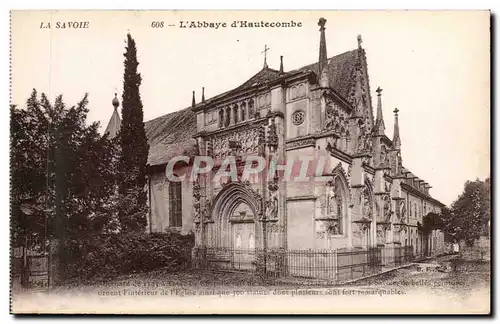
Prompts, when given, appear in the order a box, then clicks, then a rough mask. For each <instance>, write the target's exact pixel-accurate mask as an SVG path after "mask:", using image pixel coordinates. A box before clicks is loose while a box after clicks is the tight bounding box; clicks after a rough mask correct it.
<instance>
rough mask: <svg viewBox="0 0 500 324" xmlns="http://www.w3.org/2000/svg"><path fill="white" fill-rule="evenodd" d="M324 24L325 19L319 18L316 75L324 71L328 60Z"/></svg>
mask: <svg viewBox="0 0 500 324" xmlns="http://www.w3.org/2000/svg"><path fill="white" fill-rule="evenodd" d="M325 24H326V19H325V18H323V17H321V18H320V19H319V21H318V26H319V31H320V38H319V61H318V75H321V73H322V72H323V69H325V68H326V66H327V64H328V58H327V56H326V39H325Z"/></svg>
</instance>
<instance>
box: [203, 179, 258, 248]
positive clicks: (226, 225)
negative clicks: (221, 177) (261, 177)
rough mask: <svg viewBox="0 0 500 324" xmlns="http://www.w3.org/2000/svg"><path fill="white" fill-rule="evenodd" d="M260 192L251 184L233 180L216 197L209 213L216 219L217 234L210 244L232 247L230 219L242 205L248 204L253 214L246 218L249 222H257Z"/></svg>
mask: <svg viewBox="0 0 500 324" xmlns="http://www.w3.org/2000/svg"><path fill="white" fill-rule="evenodd" d="M258 198H259V196H258V194H257V193H256V192H255V191H254V190H253V189H251V187H250V186H249V185H246V184H243V183H241V182H232V183H230V184H228V185H226V186H225V187H224V188H223V189H222V190H221V191H219V193H218V194H217V195H216V196H215V198H214V200H213V201H214V203H213V204H211V209H210V210H209V215H211V219H213V220H214V223H215V226H216V228H215V229H216V231H217V235H215V236H214V237H213V240H214V242H209V244H210V245H214V246H220V247H232V245H233V244H234V242H233V240H232V234H231V228H230V225H231V223H230V221H231V217H232V216H233V213H234V212H235V210H237V209H238V208H240V209H241V206H242V205H246V206H248V208H249V209H250V210H251V212H252V214H253V215H248V217H246V218H245V219H244V221H245V222H247V223H256V222H257V220H258V218H259V215H260V210H261V207H260V201H259V199H258Z"/></svg>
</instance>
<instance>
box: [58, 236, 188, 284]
mask: <svg viewBox="0 0 500 324" xmlns="http://www.w3.org/2000/svg"><path fill="white" fill-rule="evenodd" d="M193 245H194V237H193V235H186V236H183V235H180V234H176V233H148V234H135V233H133V234H112V235H106V236H100V237H95V238H92V239H87V240H85V241H80V240H74V241H70V242H68V246H67V248H68V252H69V255H70V256H71V260H70V261H68V264H67V275H68V278H79V279H99V278H100V279H110V278H113V277H116V276H119V275H123V274H131V273H139V272H146V271H151V270H154V269H158V268H167V270H168V271H176V270H179V269H181V268H183V267H186V266H187V265H188V264H189V263H190V261H191V260H190V259H191V248H192V247H193Z"/></svg>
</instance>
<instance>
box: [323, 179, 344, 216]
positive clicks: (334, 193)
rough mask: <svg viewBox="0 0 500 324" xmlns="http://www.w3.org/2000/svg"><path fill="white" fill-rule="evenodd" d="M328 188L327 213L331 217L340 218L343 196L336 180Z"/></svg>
mask: <svg viewBox="0 0 500 324" xmlns="http://www.w3.org/2000/svg"><path fill="white" fill-rule="evenodd" d="M328 188H329V190H328V194H327V205H326V214H327V215H328V216H329V217H331V218H338V217H339V216H340V208H341V196H340V194H339V192H338V190H337V189H338V188H337V185H336V183H335V181H333V182H332V184H331V185H330V186H329V187H328Z"/></svg>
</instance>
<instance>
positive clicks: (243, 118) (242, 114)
mask: <svg viewBox="0 0 500 324" xmlns="http://www.w3.org/2000/svg"><path fill="white" fill-rule="evenodd" d="M240 110H241V112H240V115H241V121H245V118H246V110H247V105H246V104H245V103H242V104H241V106H240Z"/></svg>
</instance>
